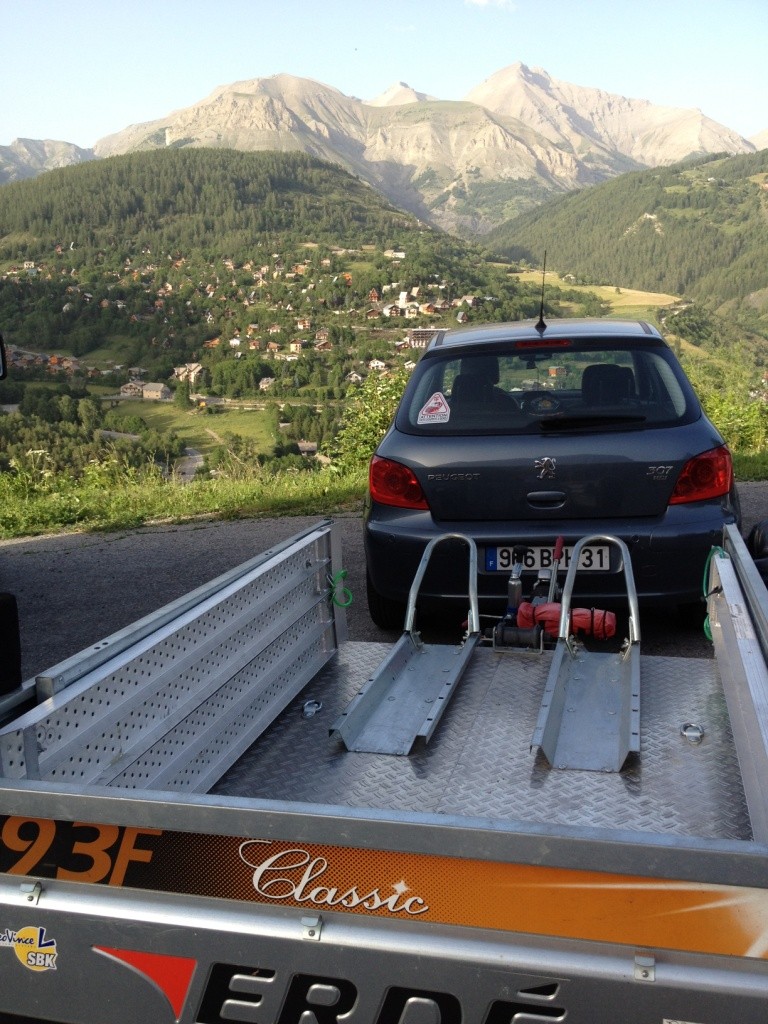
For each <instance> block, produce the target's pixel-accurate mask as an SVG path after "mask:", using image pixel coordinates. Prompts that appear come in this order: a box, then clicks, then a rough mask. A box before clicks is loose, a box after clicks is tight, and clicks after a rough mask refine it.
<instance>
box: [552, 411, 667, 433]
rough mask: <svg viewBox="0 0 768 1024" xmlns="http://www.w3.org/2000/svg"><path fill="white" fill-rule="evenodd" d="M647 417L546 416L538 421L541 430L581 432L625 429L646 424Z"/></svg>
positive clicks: (609, 415)
mask: <svg viewBox="0 0 768 1024" xmlns="http://www.w3.org/2000/svg"><path fill="white" fill-rule="evenodd" d="M646 419H647V417H645V416H642V415H640V414H638V413H605V414H604V415H600V414H599V413H590V414H589V415H588V416H557V415H555V416H546V417H542V418H541V419H540V420H538V426H539V428H540V429H541V430H579V429H584V428H586V429H589V428H590V427H598V428H604V427H624V426H631V425H633V424H640V423H645V421H646Z"/></svg>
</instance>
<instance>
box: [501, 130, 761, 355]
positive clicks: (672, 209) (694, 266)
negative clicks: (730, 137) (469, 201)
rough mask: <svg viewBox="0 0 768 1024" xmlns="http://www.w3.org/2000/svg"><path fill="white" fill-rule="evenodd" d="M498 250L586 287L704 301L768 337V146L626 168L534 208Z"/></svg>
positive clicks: (507, 229)
mask: <svg viewBox="0 0 768 1024" xmlns="http://www.w3.org/2000/svg"><path fill="white" fill-rule="evenodd" d="M489 245H490V246H491V248H492V250H493V251H495V252H497V253H501V254H503V255H505V256H506V257H508V258H512V259H527V260H530V261H532V262H533V263H534V264H536V265H538V264H540V263H541V260H542V257H543V254H544V252H545V250H546V252H547V261H548V263H549V264H550V265H551V266H553V267H555V268H556V269H557V270H558V271H559V272H560V273H561V274H563V275H572V276H573V278H574V279H575V280H577V281H579V282H582V283H585V284H614V285H617V284H620V285H623V286H626V287H634V288H645V289H649V290H653V291H663V292H669V293H672V294H676V295H680V296H684V297H685V298H688V299H694V300H696V301H697V302H698V303H701V304H703V305H705V306H707V307H708V308H709V310H711V311H717V312H719V313H720V314H721V315H730V316H731V317H736V318H738V319H739V320H740V322H741V323H742V324H743V325H744V326H748V327H751V328H752V329H755V330H758V331H760V332H761V333H762V334H764V335H766V336H768V259H766V254H767V253H768V150H761V151H760V152H759V153H753V154H749V155H744V156H735V157H728V158H710V159H705V160H701V161H697V162H696V163H692V164H689V163H684V164H678V165H676V166H674V167H667V168H659V169H656V170H651V171H642V172H637V173H631V174H626V175H623V176H621V177H619V178H617V179H615V180H613V181H610V182H607V183H605V184H601V185H598V186H595V187H594V188H590V189H585V190H583V191H581V192H578V193H574V194H570V195H568V196H566V197H564V198H561V199H558V200H555V201H553V202H550V203H547V204H546V205H544V206H541V207H538V208H537V209H536V210H534V211H531V212H529V213H526V214H524V215H522V216H520V217H518V218H516V219H514V220H512V221H509V222H508V223H507V224H506V225H504V226H503V227H501V228H499V229H497V230H496V231H495V232H494V233H493V235H492V236H490V237H489Z"/></svg>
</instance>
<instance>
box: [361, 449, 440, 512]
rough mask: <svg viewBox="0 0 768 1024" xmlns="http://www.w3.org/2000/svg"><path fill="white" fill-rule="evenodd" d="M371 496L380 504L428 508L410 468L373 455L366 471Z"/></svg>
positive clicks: (419, 485)
mask: <svg viewBox="0 0 768 1024" xmlns="http://www.w3.org/2000/svg"><path fill="white" fill-rule="evenodd" d="M368 482H369V485H370V490H371V497H372V498H373V500H374V501H378V502H380V504H382V505H395V506H396V507H397V508H425V509H426V508H429V505H428V504H427V499H426V498H425V497H424V492H423V491H422V489H421V484H420V483H419V481H418V480H417V479H416V474H415V473H414V472H413V470H412V469H409V468H408V467H407V466H404V465H403V464H402V463H401V462H393V461H392V460H391V459H383V458H382V457H381V456H380V455H374V456H373V458H372V459H371V465H370V469H369V472H368Z"/></svg>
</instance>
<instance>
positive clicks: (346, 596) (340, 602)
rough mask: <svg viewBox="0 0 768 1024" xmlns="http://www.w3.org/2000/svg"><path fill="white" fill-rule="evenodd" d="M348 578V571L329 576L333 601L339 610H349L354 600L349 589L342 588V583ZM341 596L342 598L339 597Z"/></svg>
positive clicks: (344, 570)
mask: <svg viewBox="0 0 768 1024" xmlns="http://www.w3.org/2000/svg"><path fill="white" fill-rule="evenodd" d="M346 578H347V570H346V569H341V570H340V571H339V572H337V573H336V574H335V575H334V576H331V575H328V583H329V584H330V587H331V600H332V601H333V603H334V604H335V605H336V606H337V608H349V606H350V605H351V604H352V601H353V600H354V598H353V597H352V591H351V590H350V589H349V587H342V586H341V581H342V580H345V579H346ZM339 595H341V597H339Z"/></svg>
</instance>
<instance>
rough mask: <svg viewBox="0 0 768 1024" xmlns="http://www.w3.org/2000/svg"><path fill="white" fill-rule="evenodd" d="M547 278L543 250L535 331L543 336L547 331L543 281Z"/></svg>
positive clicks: (545, 255)
mask: <svg viewBox="0 0 768 1024" xmlns="http://www.w3.org/2000/svg"><path fill="white" fill-rule="evenodd" d="M546 276H547V250H546V249H545V250H544V266H543V267H542V269H541V305H540V306H539V322H538V323H537V324H536V330H537V331H538V332H539V334H543V333H544V331H546V329H547V325H546V324H545V323H544V279H545V278H546Z"/></svg>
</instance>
